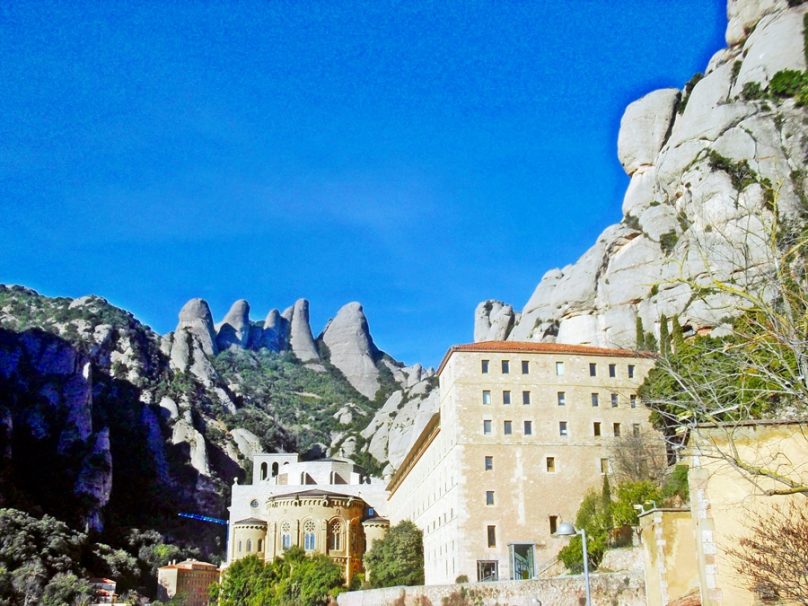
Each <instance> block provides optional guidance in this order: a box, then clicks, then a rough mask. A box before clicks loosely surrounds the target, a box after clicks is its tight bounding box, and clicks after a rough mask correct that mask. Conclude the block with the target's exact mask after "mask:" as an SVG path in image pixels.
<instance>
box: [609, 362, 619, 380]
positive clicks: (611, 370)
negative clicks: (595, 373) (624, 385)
mask: <svg viewBox="0 0 808 606" xmlns="http://www.w3.org/2000/svg"><path fill="white" fill-rule="evenodd" d="M609 376H610V377H612V378H614V377H616V376H617V365H616V364H609Z"/></svg>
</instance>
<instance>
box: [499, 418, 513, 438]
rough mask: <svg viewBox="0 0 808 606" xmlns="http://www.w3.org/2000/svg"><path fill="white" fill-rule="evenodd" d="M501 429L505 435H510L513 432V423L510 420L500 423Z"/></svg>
mask: <svg viewBox="0 0 808 606" xmlns="http://www.w3.org/2000/svg"><path fill="white" fill-rule="evenodd" d="M502 431H503V432H504V433H505V435H506V436H509V435H511V434H512V433H513V423H512V422H511V421H505V422H504V423H503V424H502Z"/></svg>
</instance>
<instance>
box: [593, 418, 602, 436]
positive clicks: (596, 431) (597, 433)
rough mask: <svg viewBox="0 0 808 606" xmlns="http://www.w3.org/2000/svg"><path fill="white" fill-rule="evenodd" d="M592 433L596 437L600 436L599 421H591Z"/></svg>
mask: <svg viewBox="0 0 808 606" xmlns="http://www.w3.org/2000/svg"><path fill="white" fill-rule="evenodd" d="M592 435H594V436H595V437H596V438H599V437H600V421H595V422H594V423H592Z"/></svg>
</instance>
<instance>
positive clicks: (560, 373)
mask: <svg viewBox="0 0 808 606" xmlns="http://www.w3.org/2000/svg"><path fill="white" fill-rule="evenodd" d="M556 375H557V376H559V377H561V376H563V375H564V362H556Z"/></svg>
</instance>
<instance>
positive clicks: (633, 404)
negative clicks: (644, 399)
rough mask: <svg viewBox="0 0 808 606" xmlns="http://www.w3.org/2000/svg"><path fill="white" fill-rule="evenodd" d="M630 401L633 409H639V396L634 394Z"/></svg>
mask: <svg viewBox="0 0 808 606" xmlns="http://www.w3.org/2000/svg"><path fill="white" fill-rule="evenodd" d="M628 399H629V402H631V407H632V408H637V396H635V395H634V394H631V395H630V396H629V398H628Z"/></svg>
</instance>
